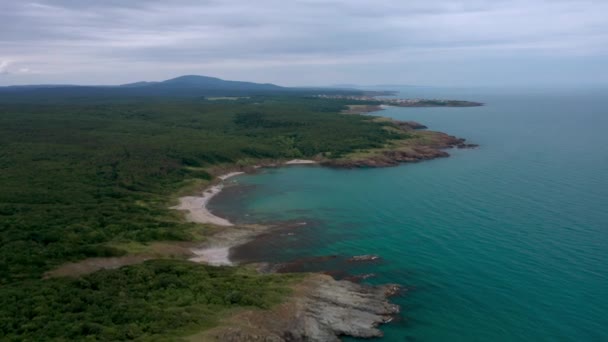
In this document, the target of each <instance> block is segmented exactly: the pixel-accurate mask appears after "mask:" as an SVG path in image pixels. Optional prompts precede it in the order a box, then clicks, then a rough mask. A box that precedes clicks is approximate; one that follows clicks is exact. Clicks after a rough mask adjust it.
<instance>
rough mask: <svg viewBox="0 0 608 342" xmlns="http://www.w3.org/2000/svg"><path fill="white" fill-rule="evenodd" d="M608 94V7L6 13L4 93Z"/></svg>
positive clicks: (54, 8) (430, 0) (158, 7)
mask: <svg viewBox="0 0 608 342" xmlns="http://www.w3.org/2000/svg"><path fill="white" fill-rule="evenodd" d="M185 74H198V75H207V76H215V77H220V78H224V79H231V80H244V81H253V82H272V83H276V84H280V85H286V86H294V85H331V84H362V85H372V84H410V85H434V86H524V85H533V86H536V85H540V86H542V85H597V84H601V85H606V84H608V0H487V1H486V0H373V1H371V0H370V1H363V0H333V1H330V0H328V1H324V0H256V1H251V0H172V1H156V0H124V1H123V0H104V1H98V0H38V1H28V0H0V85H13V84H67V83H69V84H121V83H128V82H135V81H144V80H145V81H158V80H163V79H168V78H172V77H176V76H179V75H185Z"/></svg>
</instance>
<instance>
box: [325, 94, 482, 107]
mask: <svg viewBox="0 0 608 342" xmlns="http://www.w3.org/2000/svg"><path fill="white" fill-rule="evenodd" d="M316 97H319V98H324V99H343V100H354V101H366V102H370V101H371V102H378V104H382V105H387V106H396V107H477V106H483V103H480V102H472V101H462V100H441V99H397V98H378V97H376V96H369V95H323V94H320V95H317V96H316Z"/></svg>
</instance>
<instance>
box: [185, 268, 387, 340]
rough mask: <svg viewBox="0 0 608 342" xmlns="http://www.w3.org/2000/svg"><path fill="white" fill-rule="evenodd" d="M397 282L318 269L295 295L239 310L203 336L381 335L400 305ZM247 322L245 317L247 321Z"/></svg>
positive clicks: (304, 337) (335, 337) (303, 337)
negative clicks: (394, 300) (395, 298)
mask: <svg viewBox="0 0 608 342" xmlns="http://www.w3.org/2000/svg"><path fill="white" fill-rule="evenodd" d="M398 289H399V287H398V286H397V285H386V286H377V287H372V286H364V285H359V284H355V283H352V282H349V281H337V280H334V279H333V278H331V277H330V276H327V275H321V274H313V275H310V276H308V277H307V278H306V279H305V280H304V281H303V282H301V283H299V284H298V285H296V287H295V288H294V294H293V296H292V298H291V299H290V300H288V301H287V302H285V303H283V304H280V305H278V306H276V307H274V308H273V309H271V310H266V311H260V310H250V311H247V312H243V313H240V314H237V315H235V316H233V317H232V318H230V319H229V321H228V322H226V325H225V326H220V327H218V328H215V329H212V330H210V331H208V332H206V333H205V334H204V335H202V336H199V337H200V339H199V338H196V336H195V337H193V338H192V339H191V340H193V341H196V340H205V341H209V340H211V341H213V340H215V341H324V342H325V341H340V339H339V337H338V336H353V337H360V338H372V337H380V336H382V332H381V331H380V330H379V329H378V328H377V327H378V325H380V324H383V323H387V322H390V321H391V320H392V319H393V317H394V315H396V314H397V313H399V307H398V306H397V305H395V304H391V303H389V302H388V300H387V297H389V296H391V295H394V294H395V293H396V292H397V291H398ZM244 322H246V323H244Z"/></svg>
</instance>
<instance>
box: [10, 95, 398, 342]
mask: <svg viewBox="0 0 608 342" xmlns="http://www.w3.org/2000/svg"><path fill="white" fill-rule="evenodd" d="M351 102H352V101H351ZM344 104H345V103H344V102H341V100H329V99H316V98H298V97H252V98H242V99H238V100H222V101H206V100H203V99H199V100H196V99H188V100H184V99H182V100H154V101H151V100H147V101H145V102H142V101H134V100H129V101H126V100H125V99H121V100H120V101H108V100H106V101H104V102H99V101H97V102H95V103H93V102H91V101H87V100H86V99H80V100H79V101H73V102H70V103H61V101H59V102H57V103H46V104H40V103H39V104H34V103H29V104H17V103H12V104H10V103H4V104H2V103H0V189H1V190H2V191H0V241H1V243H0V286H1V288H0V305H1V308H2V311H0V325H1V327H0V328H1V330H0V339H3V337H15V336H20V335H23V336H28V337H31V339H35V340H39V337H41V336H43V334H44V332H43V331H45V330H48V329H51V330H52V331H53V333H54V334H58V335H57V336H62V337H64V338H72V337H73V336H76V335H78V334H84V335H86V334H91V335H92V336H93V335H94V336H96V337H97V338H101V339H106V338H105V337H107V336H113V338H111V339H114V338H115V339H122V338H131V337H133V336H131V335H130V334H136V335H137V334H140V335H141V336H144V335H145V336H148V335H146V334H152V333H156V332H155V331H154V330H153V328H151V327H152V326H163V327H165V328H166V329H170V328H171V327H174V328H176V329H177V328H179V326H177V325H176V324H174V323H166V322H173V321H172V319H173V318H170V317H169V316H171V315H165V314H162V312H160V311H162V310H160V309H158V308H159V307H163V308H164V309H166V310H169V311H167V312H171V310H173V309H174V306H171V305H168V301H169V300H168V299H167V298H170V299H171V301H173V300H174V299H175V300H176V301H175V302H176V303H186V302H189V299H188V298H190V297H188V296H189V295H185V293H187V291H189V289H190V286H191V285H192V284H194V283H196V282H199V281H200V282H202V283H203V285H201V286H211V287H212V288H214V287H215V286H217V285H214V284H216V283H215V281H221V282H222V283H235V286H237V285H238V286H241V285H242V286H245V287H246V288H249V286H250V285H251V284H248V283H246V282H243V280H242V279H241V278H240V276H239V275H238V274H235V273H234V272H236V271H228V270H223V269H222V270H215V271H214V270H213V269H211V268H205V267H201V266H192V265H187V264H180V263H178V262H175V263H174V264H171V263H169V264H166V263H150V264H145V265H138V266H131V267H129V268H125V269H121V270H118V271H104V272H99V273H96V274H93V275H91V276H88V277H86V278H84V279H83V280H66V279H63V280H40V279H41V276H42V275H43V274H44V272H46V271H48V270H49V269H51V268H53V267H55V266H57V265H60V264H62V263H64V262H66V261H76V260H79V259H83V258H87V257H98V256H113V255H120V254H123V253H125V251H123V250H120V249H117V248H116V247H115V246H117V245H118V244H119V243H120V242H130V241H137V242H142V243H146V242H150V241H158V240H189V239H192V233H193V231H194V230H195V229H198V228H197V227H196V226H195V225H193V224H189V223H186V222H184V221H183V220H182V218H181V217H180V215H179V214H178V213H177V212H174V211H171V210H169V209H167V201H168V199H169V197H170V195H171V194H174V193H175V192H176V191H177V190H178V189H179V188H181V187H183V186H184V185H186V184H187V181H188V180H192V179H198V180H199V181H200V180H202V181H206V180H210V179H211V178H212V176H211V175H210V174H209V172H208V170H209V167H212V166H215V165H223V164H238V163H251V162H253V161H255V160H256V159H260V158H264V159H284V158H297V157H312V156H317V155H323V156H325V157H326V158H337V157H340V156H342V155H344V154H346V153H349V152H351V151H353V150H355V149H362V148H370V147H376V146H380V145H382V144H383V143H384V142H386V141H387V139H391V138H394V136H393V134H394V133H391V132H390V131H389V130H385V129H383V128H382V127H381V126H383V125H386V124H381V123H375V122H371V121H370V120H367V119H366V118H364V117H361V116H352V115H339V114H337V112H338V111H339V110H340V109H342V108H343V105H344ZM176 272H177V273H179V274H177V273H176ZM180 272H182V273H180ZM214 272H219V273H217V274H220V275H221V277H223V278H221V277H220V278H221V279H219V278H217V277H216V276H211V275H213V274H216V273H214ZM131 273H136V274H138V275H139V274H145V275H146V277H148V276H150V277H152V278H154V279H157V278H158V279H161V280H162V279H171V280H170V281H169V280H167V282H168V283H172V285H170V286H169V285H167V286H169V287H159V288H157V287H154V286H155V285H154V284H151V283H150V284H148V282H149V281H150V279H152V278H146V277H144V276H142V277H139V276H138V277H135V278H133V279H131V278H130V277H129V276H128V275H129V274H131ZM150 274H151V275H150ZM176 274H177V275H176ZM176 277H177V278H176ZM197 277H203V278H200V279H199V278H197ZM218 277H219V276H218ZM251 277H252V278H251V279H252V280H251V281H252V282H260V284H261V285H260V286H261V288H260V291H266V290H267V289H266V288H265V286H266V285H264V284H266V283H264V281H266V280H263V279H262V278H260V279H257V278H255V277H254V276H251ZM158 279H157V280H155V281H161V280H158ZM176 279H181V280H179V281H177V280H176ZM264 279H266V278H264ZM173 280H175V281H173ZM144 283H145V284H144ZM104 284H113V285H111V286H110V285H107V286H106V285H104ZM251 286H253V285H251ZM126 287H129V288H133V289H140V290H141V293H139V292H137V291H135V290H133V291H131V290H127V289H126ZM121 288H124V291H122V292H120V291H118V290H117V289H121ZM92 289H94V290H92ZM205 289H206V288H205ZM117 291H118V292H117ZM201 291H203V290H201ZM204 291H206V290H204ZM237 291H241V289H237ZM142 296H143V297H142ZM164 296H166V297H164ZM212 296H213V297H214V298H226V297H225V293H224V292H221V293H220V292H218V293H217V294H213V295H212ZM113 298H114V299H113ZM116 298H120V301H119V302H118V303H107V304H104V305H102V302H103V301H110V302H112V301H113V300H116ZM243 298H249V297H247V296H245V297H243ZM243 298H241V299H239V300H237V301H236V302H235V303H232V304H235V305H237V304H244V305H254V306H261V305H262V303H268V302H269V301H268V298H266V297H264V295H260V298H259V300H260V301H261V302H256V301H251V302H249V299H247V301H246V302H242V300H245V299H243ZM72 299H74V300H75V301H76V302H75V303H76V304H74V303H71V302H69V301H70V300H72ZM66 301H67V302H66ZM270 302H271V301H270ZM121 303H122V304H121ZM123 304H124V305H127V306H130V305H133V306H138V307H139V309H133V310H139V311H137V313H133V315H134V316H140V315H141V317H142V318H141V320H134V318H125V317H119V316H120V315H119V316H116V315H118V314H117V313H115V312H114V311H120V310H123V309H124V308H123V307H119V305H123ZM204 304H205V302H204V301H202V302H196V301H195V302H193V304H192V306H188V305H189V304H183V305H185V306H183V305H182V304H176V305H175V307H176V308H178V309H179V310H181V311H179V312H178V315H183V316H184V317H185V320H186V321H188V322H190V321H192V319H193V318H192V317H193V312H194V313H196V312H198V311H196V310H203V311H205V310H212V306H209V307H203V306H204ZM211 304H213V305H217V306H222V307H225V306H226V305H229V304H228V303H227V302H225V301H224V302H222V301H221V300H220V301H219V302H217V303H216V302H215V301H214V302H213V303H210V305H211ZM232 304H230V305H232ZM201 305H202V306H201ZM146 308H148V309H146ZM178 309H175V310H178ZM182 309H183V310H182ZM69 310H73V311H69ZM159 310H160V311H159ZM190 310H194V311H190ZM70 312H71V313H70ZM205 312H210V311H205ZM194 316H196V315H195V314H194ZM93 318H95V319H93ZM173 320H174V319H173ZM161 321H162V322H165V323H166V324H165V323H159V322H161ZM25 322H29V323H28V324H25ZM192 322H194V321H192ZM205 322H207V321H205ZM157 323H158V324H157ZM194 323H196V324H202V323H204V322H203V321H196V322H194ZM205 324H206V323H205ZM165 328H163V329H165ZM129 329H132V330H133V331H135V332H129V331H131V330H129ZM150 329H152V330H150ZM163 329H161V330H163ZM166 329H165V330H166ZM163 331H164V330H163ZM74 334H76V335H74ZM142 334H143V335H142ZM140 335H137V336H140ZM49 336H51V335H49Z"/></svg>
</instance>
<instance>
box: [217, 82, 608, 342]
mask: <svg viewBox="0 0 608 342" xmlns="http://www.w3.org/2000/svg"><path fill="white" fill-rule="evenodd" d="M406 91H407V93H405V94H404V95H402V96H403V97H418V96H420V97H423V96H424V97H448V98H457V99H464V100H473V101H482V102H485V103H486V104H487V105H486V106H484V107H478V108H423V109H416V108H391V109H388V110H385V111H383V112H381V113H380V115H383V116H390V117H394V118H396V119H403V120H415V121H418V122H421V123H423V124H425V125H427V126H429V127H430V128H431V129H434V130H439V131H444V132H447V133H450V134H454V135H457V136H460V137H464V138H467V139H468V140H469V141H470V142H473V143H477V144H480V145H481V147H480V148H479V149H474V150H450V153H451V154H452V157H451V158H446V159H439V160H433V161H428V162H423V163H418V164H407V165H402V166H399V167H393V168H383V169H360V170H335V169H328V168H322V167H315V166H291V167H285V168H280V169H268V170H263V171H261V172H260V173H258V174H255V175H244V176H238V177H235V178H234V179H233V180H232V181H233V182H236V184H238V186H235V187H231V188H228V189H226V190H225V192H224V193H222V194H221V195H220V196H219V197H217V198H216V199H215V200H214V201H213V202H212V203H211V204H210V208H211V210H212V211H214V212H217V213H221V214H223V215H227V216H228V217H230V219H232V220H234V221H236V222H260V221H276V220H289V221H292V220H295V221H294V222H302V223H303V222H306V224H300V225H297V224H296V225H292V226H290V228H289V229H284V230H281V231H279V232H277V233H275V234H274V235H270V236H267V237H266V238H263V239H260V240H258V241H256V242H255V243H254V244H252V245H250V246H249V247H247V246H246V247H245V248H244V249H242V250H240V251H237V253H236V255H235V256H236V257H237V258H241V259H243V258H244V259H248V260H278V261H289V260H293V259H297V258H300V257H310V256H324V255H340V256H350V255H360V254H378V255H379V256H381V257H382V261H381V262H379V263H373V264H352V263H347V262H343V259H342V260H341V261H340V260H338V261H332V262H330V263H323V262H321V263H318V264H317V263H313V262H310V263H307V265H308V268H307V269H313V270H314V269H323V268H327V269H333V270H334V271H335V270H336V269H337V270H340V269H342V270H346V271H347V272H348V273H361V274H363V273H375V274H376V277H375V278H370V279H367V280H366V282H369V283H388V282H391V283H399V284H402V285H404V286H406V287H407V288H408V291H406V294H405V295H404V296H402V297H398V298H395V302H397V303H398V304H400V305H401V306H402V308H403V315H402V318H401V319H399V320H397V321H396V322H395V323H391V324H389V325H387V326H385V327H383V328H382V329H383V330H384V332H385V335H386V336H385V340H387V341H405V340H416V341H444V340H467V341H475V340H477V341H487V340H493V341H513V340H539V341H556V340H560V341H602V340H608V329H606V327H607V326H608V207H607V205H608V134H606V130H607V129H608V109H607V108H608V96H603V95H605V94H608V92H604V91H599V90H592V91H589V90H586V91H583V90H575V91H563V90H562V91H553V92H545V91H540V90H536V91H533V92H524V91H519V92H518V91H509V92H503V91H484V90H475V89H470V90H454V89H452V90H442V89H423V90H420V89H406ZM332 260H334V259H332Z"/></svg>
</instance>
